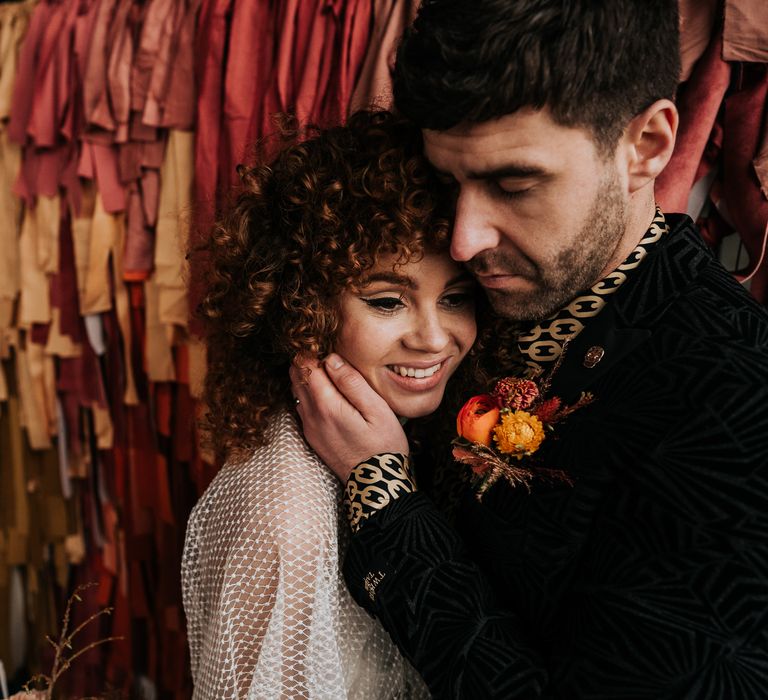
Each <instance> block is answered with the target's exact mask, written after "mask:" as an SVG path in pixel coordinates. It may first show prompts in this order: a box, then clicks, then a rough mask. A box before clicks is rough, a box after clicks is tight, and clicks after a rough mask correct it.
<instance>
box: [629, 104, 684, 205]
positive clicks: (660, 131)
mask: <svg viewBox="0 0 768 700" xmlns="http://www.w3.org/2000/svg"><path fill="white" fill-rule="evenodd" d="M678 122H679V116H678V112H677V107H676V106H675V103H674V102H672V100H667V99H664V100H657V101H656V102H654V103H653V104H652V105H651V106H650V107H647V108H646V109H644V110H643V111H642V112H640V114H638V115H637V116H635V117H634V118H633V119H632V121H630V122H629V125H628V126H627V129H626V130H625V132H624V136H623V137H622V147H623V150H624V154H625V158H626V168H627V171H626V172H627V175H628V183H627V184H628V188H629V193H630V194H632V193H634V192H636V191H637V190H639V189H641V188H642V187H644V186H645V185H647V184H648V183H649V182H652V181H653V180H655V179H656V178H657V177H658V176H659V173H661V171H662V170H664V168H665V167H666V165H667V163H668V162H669V159H670V158H671V157H672V151H673V150H674V148H675V136H676V134H677V125H678Z"/></svg>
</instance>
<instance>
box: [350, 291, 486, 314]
mask: <svg viewBox="0 0 768 700" xmlns="http://www.w3.org/2000/svg"><path fill="white" fill-rule="evenodd" d="M360 299H361V301H362V302H363V303H365V304H366V306H368V307H370V308H371V309H374V310H375V311H377V312H379V313H383V314H393V313H396V312H397V311H400V310H401V309H404V308H406V307H407V306H408V299H407V297H406V295H404V294H403V295H400V296H385V297H360ZM474 302H475V294H474V291H473V290H472V289H462V290H452V291H449V292H446V293H445V294H443V295H442V296H441V297H440V299H439V300H438V302H437V304H438V306H441V307H443V308H444V309H447V310H448V311H460V310H464V309H465V308H468V307H471V306H472V305H473V304H474Z"/></svg>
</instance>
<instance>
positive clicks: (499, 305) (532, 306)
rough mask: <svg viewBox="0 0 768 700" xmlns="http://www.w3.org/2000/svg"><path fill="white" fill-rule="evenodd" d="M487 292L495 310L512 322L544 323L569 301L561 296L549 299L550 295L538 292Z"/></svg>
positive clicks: (488, 290) (494, 290) (489, 290)
mask: <svg viewBox="0 0 768 700" xmlns="http://www.w3.org/2000/svg"><path fill="white" fill-rule="evenodd" d="M486 292H487V294H488V299H489V301H490V302H491V306H492V307H493V310H494V311H495V312H496V313H497V314H498V315H499V316H502V317H504V318H508V319H509V320H510V321H530V322H534V323H536V322H538V321H543V320H544V319H545V318H549V316H551V315H552V314H553V313H555V312H556V311H558V310H559V309H560V308H562V306H563V305H564V304H565V302H566V301H567V300H561V299H560V298H559V296H558V298H557V299H553V298H547V296H548V295H546V294H544V293H542V292H540V291H538V290H537V291H534V292H526V293H524V294H522V293H515V292H509V291H505V290H497V289H487V290H486Z"/></svg>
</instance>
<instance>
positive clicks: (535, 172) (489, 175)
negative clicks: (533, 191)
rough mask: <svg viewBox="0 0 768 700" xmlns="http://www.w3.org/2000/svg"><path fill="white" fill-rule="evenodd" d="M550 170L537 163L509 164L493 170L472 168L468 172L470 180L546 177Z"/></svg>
mask: <svg viewBox="0 0 768 700" xmlns="http://www.w3.org/2000/svg"><path fill="white" fill-rule="evenodd" d="M549 174H550V173H549V171H547V170H545V169H544V168H541V167H539V166H537V165H523V164H514V163H513V164H508V165H502V166H501V167H499V168H494V169H493V170H472V171H470V172H468V173H467V177H468V178H469V179H470V180H503V179H505V178H508V177H520V178H523V177H545V176H547V175H549Z"/></svg>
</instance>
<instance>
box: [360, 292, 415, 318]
mask: <svg viewBox="0 0 768 700" xmlns="http://www.w3.org/2000/svg"><path fill="white" fill-rule="evenodd" d="M361 299H362V301H363V302H364V303H365V304H367V305H368V306H370V307H371V308H372V309H375V310H376V311H380V312H382V313H386V314H391V313H394V312H395V311H397V310H398V309H401V308H403V307H404V306H405V303H404V302H403V297H402V296H397V297H394V296H390V297H361Z"/></svg>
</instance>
